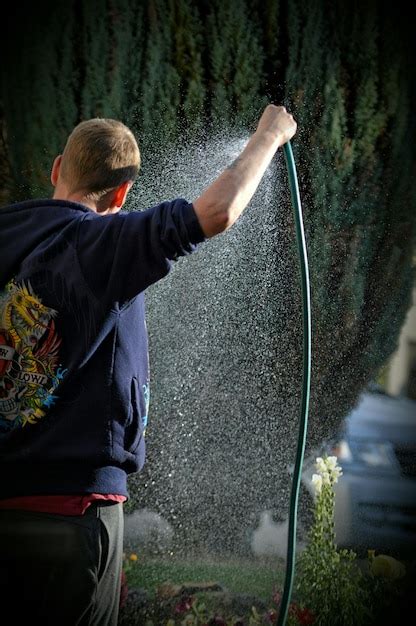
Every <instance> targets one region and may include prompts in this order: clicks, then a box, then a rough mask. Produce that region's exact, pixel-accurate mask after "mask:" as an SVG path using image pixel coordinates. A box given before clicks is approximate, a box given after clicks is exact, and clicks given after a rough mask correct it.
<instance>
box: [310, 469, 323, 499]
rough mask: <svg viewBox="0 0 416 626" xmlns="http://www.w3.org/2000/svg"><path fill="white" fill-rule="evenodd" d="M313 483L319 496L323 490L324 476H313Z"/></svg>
mask: <svg viewBox="0 0 416 626" xmlns="http://www.w3.org/2000/svg"><path fill="white" fill-rule="evenodd" d="M311 482H312V485H313V488H314V489H315V493H316V494H317V495H319V494H320V493H321V490H322V476H321V475H320V474H314V475H313V476H312V481H311Z"/></svg>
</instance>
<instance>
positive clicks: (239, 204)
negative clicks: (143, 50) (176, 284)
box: [0, 105, 296, 626]
mask: <svg viewBox="0 0 416 626" xmlns="http://www.w3.org/2000/svg"><path fill="white" fill-rule="evenodd" d="M295 132H296V123H295V121H294V120H293V117H292V116H291V115H290V114H288V113H287V112H286V110H285V109H284V107H277V106H274V105H268V106H267V107H266V108H265V110H264V112H263V114H262V116H261V118H260V120H259V123H258V126H257V129H256V131H255V132H254V133H253V135H252V136H251V138H250V140H249V141H248V143H247V145H246V147H245V149H244V150H243V151H242V153H241V154H240V156H239V157H238V158H237V159H236V161H234V163H233V164H232V165H230V166H229V167H228V168H227V169H226V170H225V171H224V172H223V173H222V174H221V175H220V176H219V177H218V178H217V179H216V180H215V181H214V182H213V183H212V184H211V185H209V187H208V188H207V189H205V190H204V191H203V193H202V194H201V195H200V196H199V197H198V198H196V199H195V200H194V201H193V202H188V201H187V200H185V199H182V198H176V199H175V200H173V201H166V202H162V203H161V204H159V205H157V206H154V207H152V208H150V209H147V210H145V211H139V212H120V210H121V208H122V206H123V204H124V202H125V200H126V197H127V194H128V192H129V190H130V188H131V186H132V184H133V182H134V180H135V178H136V175H137V173H138V170H139V167H140V152H139V148H138V146H137V143H136V140H135V138H134V135H133V134H132V133H131V131H130V130H129V129H128V128H126V127H125V126H124V125H123V124H122V123H120V122H117V121H115V120H107V119H93V120H87V121H85V122H82V123H81V124H79V125H78V126H77V127H76V128H75V129H74V130H73V132H72V133H71V135H70V136H69V138H68V140H67V143H66V146H65V149H64V151H63V154H62V155H60V156H58V157H57V158H56V159H55V161H54V163H53V167H52V173H51V182H52V185H53V186H54V194H53V198H52V199H44V200H29V201H26V202H22V203H19V204H14V205H11V206H8V207H4V208H3V209H2V210H1V211H0V250H1V254H2V262H1V266H0V467H1V470H2V480H1V483H0V594H1V597H2V600H3V610H4V609H5V606H6V605H7V604H8V605H9V606H10V609H11V610H12V612H13V615H14V620H15V623H20V622H23V619H27V618H29V617H30V618H31V619H32V620H34V621H36V619H38V620H39V622H40V623H42V624H59V625H60V626H65V625H68V626H74V625H75V624H76V625H78V624H79V625H87V624H88V625H91V624H95V625H100V626H105V625H107V624H111V625H115V624H117V619H118V607H119V598H120V579H121V564H122V543H123V513H122V503H123V501H125V500H126V499H127V498H128V492H127V477H128V475H129V474H131V473H133V472H137V471H139V470H140V469H141V467H142V466H143V463H144V453H145V443H144V435H145V429H146V422H147V414H148V404H149V367H148V346H147V333H146V322H145V311H144V291H145V289H146V288H147V287H148V286H149V285H151V284H153V283H155V282H156V281H158V280H160V279H161V278H163V277H164V276H166V275H167V274H168V272H169V270H170V269H171V266H172V263H173V262H174V261H175V260H176V259H177V258H178V257H179V256H184V255H189V254H191V253H193V252H194V251H196V249H197V247H198V244H200V243H201V242H203V241H204V240H206V239H207V238H209V237H213V236H215V235H216V234H218V233H221V232H222V231H224V230H226V229H227V228H229V227H230V226H232V224H233V223H234V222H235V221H236V220H237V219H238V217H239V216H240V214H241V213H242V211H243V210H244V208H245V207H246V206H247V204H248V203H249V201H250V199H251V197H252V196H253V194H254V192H255V190H256V189H257V187H258V184H259V183H260V180H261V179H262V176H263V174H264V173H265V171H266V169H267V167H268V165H269V163H270V161H271V160H272V158H273V156H274V154H275V152H276V151H277V149H278V148H279V147H280V146H282V145H283V144H284V143H285V142H286V141H288V140H290V139H291V137H292V136H293V135H294V133H295ZM172 332H173V333H174V332H175V329H174V328H172Z"/></svg>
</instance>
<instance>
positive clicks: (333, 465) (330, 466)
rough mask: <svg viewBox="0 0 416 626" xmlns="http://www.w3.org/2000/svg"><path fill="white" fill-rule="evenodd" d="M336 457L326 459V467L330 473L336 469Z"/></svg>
mask: <svg viewBox="0 0 416 626" xmlns="http://www.w3.org/2000/svg"><path fill="white" fill-rule="evenodd" d="M337 460H338V459H337V457H336V456H328V457H327V458H326V466H327V468H328V469H329V470H330V471H333V470H335V468H336V467H337Z"/></svg>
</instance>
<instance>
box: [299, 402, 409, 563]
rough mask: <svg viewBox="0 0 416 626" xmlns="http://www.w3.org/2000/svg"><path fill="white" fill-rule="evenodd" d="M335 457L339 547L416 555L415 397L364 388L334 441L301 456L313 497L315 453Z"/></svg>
mask: <svg viewBox="0 0 416 626" xmlns="http://www.w3.org/2000/svg"><path fill="white" fill-rule="evenodd" d="M323 454H327V455H328V456H329V455H331V456H336V457H337V459H338V464H339V465H340V466H341V468H342V472H343V474H342V476H341V477H340V478H339V480H338V482H337V483H336V484H335V486H334V491H335V510H334V527H335V537H336V543H337V545H338V547H339V548H347V549H352V550H354V551H355V552H356V553H357V554H359V555H362V556H365V555H366V554H367V551H368V550H370V549H371V550H375V551H376V552H377V553H380V552H382V553H385V554H387V553H388V554H390V555H392V556H395V557H396V558H410V559H413V558H415V556H416V401H415V400H411V399H410V398H407V397H397V396H390V395H388V394H386V393H383V392H380V391H377V390H374V389H366V390H365V391H364V392H363V393H362V394H361V396H360V397H359V400H358V403H357V404H356V406H355V407H354V409H353V410H352V411H351V412H350V413H349V414H348V415H347V416H346V418H345V420H344V421H343V425H342V428H341V430H340V432H339V433H338V435H337V437H336V438H335V440H334V441H332V442H328V443H325V444H323V446H322V448H321V449H317V450H315V451H314V454H313V455H311V456H308V458H307V459H305V460H304V464H303V473H302V483H303V485H304V486H305V487H306V489H307V491H309V494H310V495H312V496H314V491H313V487H312V483H311V478H312V475H313V473H315V472H316V470H315V459H316V456H322V455H323Z"/></svg>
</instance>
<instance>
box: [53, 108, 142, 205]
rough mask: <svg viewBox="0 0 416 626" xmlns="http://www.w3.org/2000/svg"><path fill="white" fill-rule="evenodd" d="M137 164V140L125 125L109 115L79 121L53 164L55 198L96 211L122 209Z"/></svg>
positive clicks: (138, 163) (133, 178)
mask: <svg viewBox="0 0 416 626" xmlns="http://www.w3.org/2000/svg"><path fill="white" fill-rule="evenodd" d="M139 168H140V151H139V147H138V145H137V141H136V139H135V137H134V135H133V133H132V132H131V130H130V129H129V128H127V126H125V125H124V124H122V123H121V122H118V121H116V120H112V119H106V118H94V119H90V120H86V121H84V122H81V123H80V124H78V126H76V127H75V128H74V130H73V131H72V133H71V134H70V135H69V137H68V140H67V142H66V145H65V149H64V151H63V154H62V155H59V156H58V157H57V158H56V159H55V162H54V164H53V168H52V173H51V181H52V184H53V185H54V187H55V193H54V198H62V199H68V200H69V199H72V200H76V201H79V202H84V203H85V204H88V205H89V206H91V207H92V208H94V209H95V210H97V212H99V213H115V212H117V211H118V210H120V209H121V207H122V205H123V203H124V200H125V198H126V195H127V192H128V191H129V189H130V187H131V185H132V184H133V182H134V180H135V178H136V176H137V174H138V171H139Z"/></svg>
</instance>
